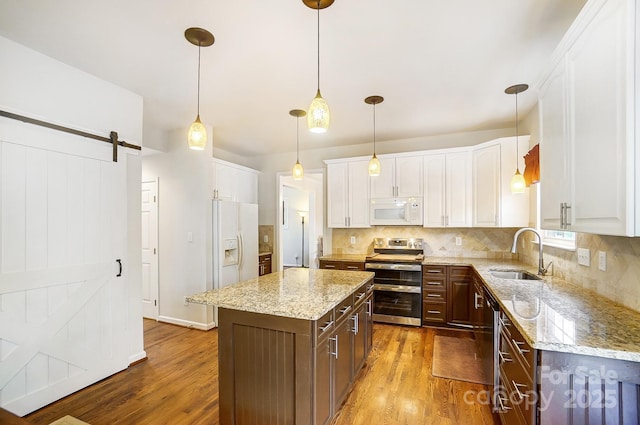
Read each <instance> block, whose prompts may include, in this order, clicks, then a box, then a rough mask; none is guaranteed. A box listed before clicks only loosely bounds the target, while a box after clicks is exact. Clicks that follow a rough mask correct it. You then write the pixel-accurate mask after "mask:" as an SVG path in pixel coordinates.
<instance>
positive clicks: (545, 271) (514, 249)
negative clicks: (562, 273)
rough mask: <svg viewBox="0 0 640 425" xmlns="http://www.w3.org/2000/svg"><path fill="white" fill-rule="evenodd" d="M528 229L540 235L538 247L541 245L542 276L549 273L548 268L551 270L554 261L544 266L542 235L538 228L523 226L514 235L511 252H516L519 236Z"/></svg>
mask: <svg viewBox="0 0 640 425" xmlns="http://www.w3.org/2000/svg"><path fill="white" fill-rule="evenodd" d="M526 231H529V232H533V233H535V234H536V236H537V237H538V247H539V251H538V274H539V275H540V276H544V275H545V274H547V270H549V267H550V266H551V264H552V263H553V262H552V261H550V262H549V264H547V267H545V266H544V259H543V258H542V237H541V236H540V233H538V231H537V230H536V229H533V228H531V227H523V228H522V229H520V230H518V231H517V232H516V234H515V235H513V246H512V247H511V253H512V254H515V253H516V248H517V243H518V237H519V236H520V234H522V233H523V232H526Z"/></svg>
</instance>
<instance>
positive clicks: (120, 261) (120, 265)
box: [116, 258, 122, 277]
mask: <svg viewBox="0 0 640 425" xmlns="http://www.w3.org/2000/svg"><path fill="white" fill-rule="evenodd" d="M116 263H118V268H119V270H118V274H117V275H116V277H120V276H122V260H120V259H119V258H118V259H117V260H116Z"/></svg>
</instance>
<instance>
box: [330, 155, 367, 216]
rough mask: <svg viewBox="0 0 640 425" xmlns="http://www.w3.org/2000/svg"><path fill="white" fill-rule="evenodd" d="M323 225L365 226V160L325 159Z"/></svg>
mask: <svg viewBox="0 0 640 425" xmlns="http://www.w3.org/2000/svg"><path fill="white" fill-rule="evenodd" d="M327 226H328V227H334V228H338V227H342V228H344V227H369V161H367V160H358V161H349V162H330V163H327Z"/></svg>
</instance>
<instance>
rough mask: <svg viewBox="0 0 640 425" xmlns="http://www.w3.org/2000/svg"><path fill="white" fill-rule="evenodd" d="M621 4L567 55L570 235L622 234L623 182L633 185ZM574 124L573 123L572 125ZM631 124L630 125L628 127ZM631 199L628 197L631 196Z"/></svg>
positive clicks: (607, 8) (625, 213)
mask: <svg viewBox="0 0 640 425" xmlns="http://www.w3.org/2000/svg"><path fill="white" fill-rule="evenodd" d="M628 4H629V2H628V1H626V0H610V1H607V2H606V3H605V4H604V5H603V6H602V10H600V11H599V12H598V14H597V15H596V16H595V18H594V19H593V20H592V21H591V22H590V23H589V25H588V26H587V27H586V28H585V30H584V32H583V33H582V34H581V35H580V36H579V38H578V40H577V41H576V42H575V44H574V45H573V47H572V48H571V50H570V51H569V53H568V55H567V56H568V76H569V80H568V82H569V87H570V90H569V91H568V92H569V96H570V97H569V99H568V104H569V105H570V113H569V123H570V126H571V129H572V131H571V134H570V136H571V140H572V143H573V149H572V152H573V204H572V212H573V222H572V225H571V226H570V230H574V231H581V232H589V233H599V234H605V235H621V236H624V235H627V234H629V235H633V233H634V229H632V226H630V228H629V233H628V232H627V218H630V217H632V215H633V203H632V202H629V204H628V205H627V184H626V183H627V182H632V181H633V173H631V172H629V171H631V168H632V167H633V146H632V138H631V137H630V136H632V135H633V130H632V129H630V128H629V123H630V124H631V126H633V125H634V117H633V116H631V115H629V114H628V113H627V111H629V110H631V111H633V104H632V102H633V99H634V96H633V92H632V91H631V90H632V89H633V86H631V87H629V85H628V84H632V83H629V82H630V79H629V77H628V76H629V75H631V76H633V75H635V74H634V71H633V63H630V62H632V61H629V60H627V58H630V57H631V56H629V53H628V51H629V49H628V48H627V31H628V25H627V19H628V18H627V16H628V13H627V7H628V6H627V5H628ZM571 119H573V122H571ZM628 120H630V121H628ZM630 196H631V195H630Z"/></svg>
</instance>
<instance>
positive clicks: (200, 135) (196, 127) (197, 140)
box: [187, 115, 207, 151]
mask: <svg viewBox="0 0 640 425" xmlns="http://www.w3.org/2000/svg"><path fill="white" fill-rule="evenodd" d="M187 142H188V143H189V148H190V149H193V150H196V151H201V150H203V149H204V147H205V146H206V145H207V129H206V128H205V126H204V124H202V122H200V115H198V116H197V117H196V120H195V121H194V122H193V124H191V127H189V134H188V136H187Z"/></svg>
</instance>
